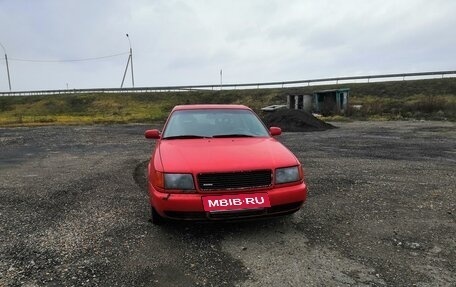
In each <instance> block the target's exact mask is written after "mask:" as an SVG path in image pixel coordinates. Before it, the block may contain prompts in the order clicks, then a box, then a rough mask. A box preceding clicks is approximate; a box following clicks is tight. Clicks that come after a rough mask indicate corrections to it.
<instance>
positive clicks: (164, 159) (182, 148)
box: [155, 138, 298, 174]
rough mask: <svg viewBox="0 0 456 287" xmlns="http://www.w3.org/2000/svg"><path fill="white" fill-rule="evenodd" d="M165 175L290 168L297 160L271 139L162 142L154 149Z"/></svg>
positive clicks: (177, 140) (176, 140)
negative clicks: (172, 173) (171, 173)
mask: <svg viewBox="0 0 456 287" xmlns="http://www.w3.org/2000/svg"><path fill="white" fill-rule="evenodd" d="M155 156H159V157H160V160H161V163H162V167H163V170H164V171H165V172H181V173H195V174H196V173H200V172H224V171H228V172H229V171H242V170H255V169H274V168H277V167H286V166H293V165H296V164H297V163H298V160H297V159H296V157H295V156H294V155H293V154H292V153H291V152H290V151H289V150H288V149H287V148H286V147H284V146H283V145H282V144H281V143H280V142H278V141H277V140H275V139H274V138H219V139H175V140H162V141H160V143H159V144H158V145H157V149H156V155H155Z"/></svg>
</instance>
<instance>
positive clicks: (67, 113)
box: [0, 78, 456, 125]
mask: <svg viewBox="0 0 456 287" xmlns="http://www.w3.org/2000/svg"><path fill="white" fill-rule="evenodd" d="M335 88H349V89H350V100H349V103H350V104H351V105H361V108H359V109H350V110H349V111H348V113H347V115H346V116H347V117H348V118H349V119H431V120H451V121H456V78H444V79H430V80H414V81H398V82H376V83H359V84H339V85H328V86H310V87H300V88H284V89H245V90H223V91H190V92H160V93H138V94H135V93H125V94H81V95H49V96H26V97H25V96H17V97H11V96H7V97H0V125H11V124H13V125H29V124H66V123H68V124H85V123H87V124H91V123H128V122H151V121H163V120H164V119H165V118H166V115H167V114H168V113H169V111H170V110H171V109H172V107H174V106H175V105H178V104H194V103H224V104H229V103H234V104H244V105H247V106H250V107H252V108H253V109H255V110H259V109H260V108H261V107H264V106H267V105H272V104H284V103H286V95H287V94H308V93H312V92H314V91H318V90H324V89H335Z"/></svg>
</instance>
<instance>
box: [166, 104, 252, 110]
mask: <svg viewBox="0 0 456 287" xmlns="http://www.w3.org/2000/svg"><path fill="white" fill-rule="evenodd" d="M214 109H232V110H251V109H250V108H249V107H247V106H244V105H215V104H213V105H207V104H205V105H178V106H175V107H174V109H173V111H179V110H214Z"/></svg>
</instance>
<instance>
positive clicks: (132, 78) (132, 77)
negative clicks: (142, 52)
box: [120, 34, 135, 88]
mask: <svg viewBox="0 0 456 287" xmlns="http://www.w3.org/2000/svg"><path fill="white" fill-rule="evenodd" d="M126 35H127V39H128V44H129V45H130V54H129V55H128V61H127V66H126V67H125V72H124V75H123V78H122V84H120V87H121V88H123V84H124V81H125V76H126V75H127V70H128V65H130V64H131V66H130V69H131V85H132V86H133V88H134V87H135V77H134V75H133V50H132V49H131V41H130V37H129V36H128V34H126Z"/></svg>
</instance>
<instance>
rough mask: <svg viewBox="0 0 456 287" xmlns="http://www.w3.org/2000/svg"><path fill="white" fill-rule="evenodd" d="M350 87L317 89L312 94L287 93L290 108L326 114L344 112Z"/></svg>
mask: <svg viewBox="0 0 456 287" xmlns="http://www.w3.org/2000/svg"><path fill="white" fill-rule="evenodd" d="M349 93H350V89H347V88H344V89H334V90H323V91H316V92H314V93H312V94H310V95H291V94H289V95H287V107H288V108H289V109H295V110H304V111H306V112H311V113H321V114H326V115H331V114H343V113H345V111H346V110H347V107H348V97H349Z"/></svg>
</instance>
